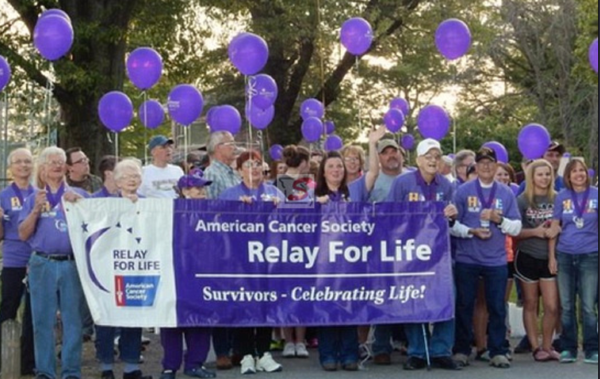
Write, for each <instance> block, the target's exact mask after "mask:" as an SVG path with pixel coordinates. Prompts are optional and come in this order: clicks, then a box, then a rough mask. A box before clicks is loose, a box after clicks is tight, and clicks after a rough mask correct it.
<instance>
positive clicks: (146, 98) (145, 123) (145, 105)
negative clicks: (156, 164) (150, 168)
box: [142, 91, 148, 164]
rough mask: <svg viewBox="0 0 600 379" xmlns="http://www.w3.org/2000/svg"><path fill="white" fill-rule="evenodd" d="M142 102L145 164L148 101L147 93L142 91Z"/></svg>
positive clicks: (146, 161) (146, 159)
mask: <svg viewBox="0 0 600 379" xmlns="http://www.w3.org/2000/svg"><path fill="white" fill-rule="evenodd" d="M142 101H143V103H142V104H144V164H147V163H148V149H147V148H146V146H148V128H147V127H146V125H148V104H146V102H147V101H148V93H147V92H146V91H142Z"/></svg>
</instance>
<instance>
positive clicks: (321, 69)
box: [317, 0, 327, 137]
mask: <svg viewBox="0 0 600 379" xmlns="http://www.w3.org/2000/svg"><path fill="white" fill-rule="evenodd" d="M317 31H318V41H317V43H318V49H319V75H320V76H321V94H322V97H321V101H322V102H323V120H325V112H326V105H325V62H324V60H323V56H324V53H323V30H322V28H321V1H320V0H317ZM326 135H327V130H325V128H323V137H325V136H326Z"/></svg>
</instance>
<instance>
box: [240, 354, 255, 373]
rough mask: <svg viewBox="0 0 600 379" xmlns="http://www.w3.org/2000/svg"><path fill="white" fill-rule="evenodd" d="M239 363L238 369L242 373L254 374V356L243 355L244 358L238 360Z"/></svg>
mask: <svg viewBox="0 0 600 379" xmlns="http://www.w3.org/2000/svg"><path fill="white" fill-rule="evenodd" d="M240 365H241V366H242V368H241V371H240V372H241V373H242V375H249V374H256V367H255V364H254V357H252V355H250V354H248V355H244V358H243V359H242V361H241V362H240Z"/></svg>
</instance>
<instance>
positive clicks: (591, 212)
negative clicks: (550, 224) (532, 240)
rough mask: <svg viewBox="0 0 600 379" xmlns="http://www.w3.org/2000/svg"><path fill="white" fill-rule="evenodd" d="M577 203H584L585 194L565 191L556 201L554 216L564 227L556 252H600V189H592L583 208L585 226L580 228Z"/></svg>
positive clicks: (560, 193)
mask: <svg viewBox="0 0 600 379" xmlns="http://www.w3.org/2000/svg"><path fill="white" fill-rule="evenodd" d="M573 194H575V201H577V202H579V203H580V204H581V203H582V202H583V197H584V194H583V192H581V193H576V192H575V193H574V192H573V191H571V190H569V189H564V190H562V191H561V192H559V193H558V195H556V198H555V199H554V216H553V218H554V219H555V220H559V221H560V223H561V226H562V232H561V233H560V235H559V236H558V244H557V245H556V250H557V251H560V252H561V253H566V254H574V255H575V254H588V253H596V252H598V188H596V187H590V193H589V196H588V200H587V201H586V204H585V206H584V207H582V208H583V214H582V218H583V226H582V227H581V228H578V227H577V225H576V224H575V220H574V218H575V217H578V215H577V211H576V207H575V204H574V203H573Z"/></svg>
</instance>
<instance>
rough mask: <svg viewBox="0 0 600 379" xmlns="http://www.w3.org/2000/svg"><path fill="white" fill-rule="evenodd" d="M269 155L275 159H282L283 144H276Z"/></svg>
mask: <svg viewBox="0 0 600 379" xmlns="http://www.w3.org/2000/svg"><path fill="white" fill-rule="evenodd" d="M269 155H270V156H271V159H272V160H274V161H280V160H281V158H283V146H281V145H279V144H275V145H273V146H271V148H270V149H269Z"/></svg>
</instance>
